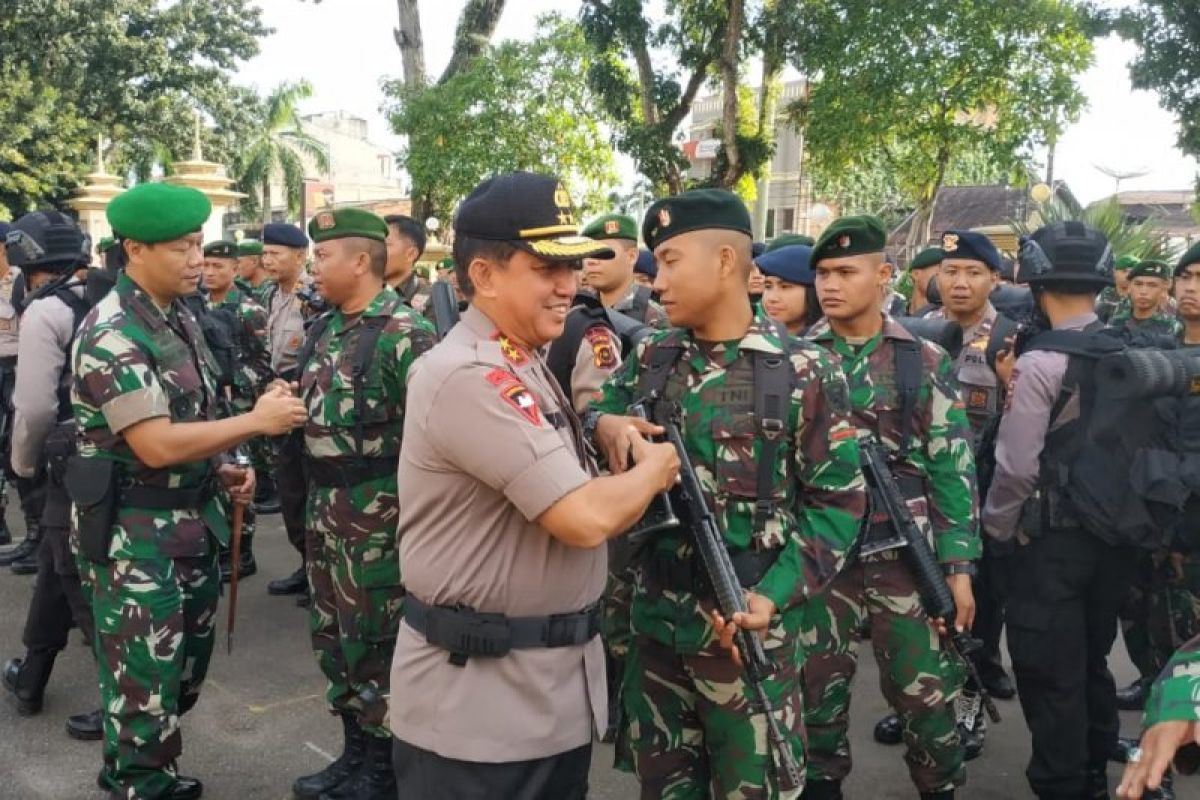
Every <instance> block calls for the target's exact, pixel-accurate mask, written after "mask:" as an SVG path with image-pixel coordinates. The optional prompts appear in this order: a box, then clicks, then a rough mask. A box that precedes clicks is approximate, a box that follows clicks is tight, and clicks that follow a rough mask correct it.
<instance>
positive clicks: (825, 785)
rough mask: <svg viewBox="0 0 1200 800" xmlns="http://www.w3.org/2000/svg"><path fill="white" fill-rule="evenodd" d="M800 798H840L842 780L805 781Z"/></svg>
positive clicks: (823, 799) (839, 799)
mask: <svg viewBox="0 0 1200 800" xmlns="http://www.w3.org/2000/svg"><path fill="white" fill-rule="evenodd" d="M800 800H842V782H841V781H812V780H810V781H807V782H806V783H805V784H804V791H803V792H802V793H801V794H800Z"/></svg>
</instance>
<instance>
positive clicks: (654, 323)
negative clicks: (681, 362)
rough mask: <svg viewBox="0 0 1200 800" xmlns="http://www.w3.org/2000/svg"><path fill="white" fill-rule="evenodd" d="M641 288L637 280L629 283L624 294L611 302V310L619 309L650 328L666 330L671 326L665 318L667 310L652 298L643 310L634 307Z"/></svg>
mask: <svg viewBox="0 0 1200 800" xmlns="http://www.w3.org/2000/svg"><path fill="white" fill-rule="evenodd" d="M639 288H641V287H640V286H639V285H638V283H637V281H633V282H631V283H630V284H629V288H628V289H626V290H625V294H624V295H622V297H621V299H620V300H618V301H617V302H615V303H613V306H612V309H613V311H620V312H621V313H622V314H627V315H628V316H631V317H633V318H634V319H636V320H638V321H639V322H642V323H644V324H646V325H649V326H650V327H651V328H659V329H660V330H666V329H667V328H669V327H671V321H670V320H668V319H667V312H666V311H665V310H664V309H663V307H662V306H660V305H659V304H658V303H656V302H654V300H653V299H651V300H650V301H649V303H648V304H647V305H646V308H645V311H644V312H639V311H638V309H637V308H636V304H635V301H636V300H637V293H638V289H639Z"/></svg>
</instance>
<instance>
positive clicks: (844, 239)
mask: <svg viewBox="0 0 1200 800" xmlns="http://www.w3.org/2000/svg"><path fill="white" fill-rule="evenodd" d="M837 243H838V247H840V248H842V249H843V250H845V249H846V248H848V247H849V246H850V234H848V233H843V234H842V235H841V236H839V237H838V242H837Z"/></svg>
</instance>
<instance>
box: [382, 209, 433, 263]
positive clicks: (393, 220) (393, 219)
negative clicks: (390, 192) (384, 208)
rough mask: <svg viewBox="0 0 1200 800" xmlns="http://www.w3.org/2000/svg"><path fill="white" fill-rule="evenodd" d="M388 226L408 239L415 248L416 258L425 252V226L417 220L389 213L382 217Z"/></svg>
mask: <svg viewBox="0 0 1200 800" xmlns="http://www.w3.org/2000/svg"><path fill="white" fill-rule="evenodd" d="M383 221H384V222H386V223H387V224H388V225H389V226H390V227H392V228H395V229H396V232H397V233H399V234H400V235H401V236H403V237H404V238H405V239H408V240H409V241H410V242H412V243H413V245H414V246H415V247H416V248H417V258H420V257H421V255H422V254H423V253H424V252H425V226H424V225H422V224H421V223H419V222H417V221H416V220H415V219H413V218H412V217H406V216H404V215H403V214H389V215H387V216H386V217H384V218H383Z"/></svg>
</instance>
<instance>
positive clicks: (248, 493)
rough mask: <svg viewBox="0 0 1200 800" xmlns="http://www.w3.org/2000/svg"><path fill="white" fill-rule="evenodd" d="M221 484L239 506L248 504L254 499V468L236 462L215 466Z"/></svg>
mask: <svg viewBox="0 0 1200 800" xmlns="http://www.w3.org/2000/svg"><path fill="white" fill-rule="evenodd" d="M217 477H218V478H220V479H221V485H223V486H224V487H225V488H226V489H228V490H229V496H230V497H231V498H233V502H234V503H235V504H237V505H239V506H248V505H250V503H252V502H253V501H254V480H255V478H254V470H253V469H251V468H247V467H239V466H238V465H237V464H222V465H221V466H220V467H218V468H217Z"/></svg>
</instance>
